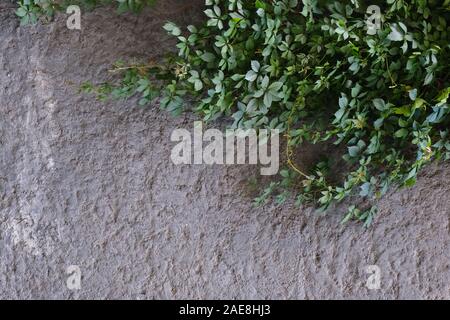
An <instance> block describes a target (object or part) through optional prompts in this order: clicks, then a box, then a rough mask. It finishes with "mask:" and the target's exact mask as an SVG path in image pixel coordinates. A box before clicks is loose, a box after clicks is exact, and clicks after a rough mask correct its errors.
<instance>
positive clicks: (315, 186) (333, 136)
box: [83, 0, 450, 225]
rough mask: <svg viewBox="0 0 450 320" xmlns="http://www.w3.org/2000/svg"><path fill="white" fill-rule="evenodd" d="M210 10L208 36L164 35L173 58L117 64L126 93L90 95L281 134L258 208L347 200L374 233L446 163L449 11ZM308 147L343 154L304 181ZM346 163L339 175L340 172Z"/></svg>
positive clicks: (218, 3)
mask: <svg viewBox="0 0 450 320" xmlns="http://www.w3.org/2000/svg"><path fill="white" fill-rule="evenodd" d="M373 2H375V3H373ZM372 4H376V5H379V6H380V8H381V12H382V17H381V20H382V24H381V28H380V29H379V30H377V33H376V34H374V35H369V34H368V32H367V24H366V20H367V16H366V10H367V7H368V6H369V5H372ZM206 6H207V9H206V10H205V14H206V16H207V20H206V21H205V23H204V24H202V25H201V26H193V25H191V26H188V27H187V30H182V29H181V28H180V27H178V26H177V25H175V24H174V23H167V24H166V25H165V26H164V29H165V30H167V32H168V33H170V34H171V35H172V36H173V37H175V38H176V40H177V44H176V48H177V51H178V54H177V55H176V56H174V57H172V58H170V59H169V60H168V61H167V62H166V63H161V64H143V65H130V66H127V65H124V64H123V63H121V64H118V65H117V66H116V68H115V70H117V71H123V72H124V73H125V75H124V78H123V81H122V82H120V83H116V84H103V85H101V86H93V85H91V84H84V86H83V88H84V89H85V91H88V92H93V91H94V92H97V93H100V94H101V96H102V97H106V96H108V95H109V94H112V95H113V96H115V97H129V96H132V95H134V94H139V95H140V97H141V99H140V104H142V105H147V104H148V103H150V102H151V101H152V100H153V99H155V98H157V97H158V96H160V95H162V96H161V97H160V99H161V100H160V105H161V107H162V108H163V109H166V110H169V111H171V112H173V113H175V114H178V113H180V112H182V111H183V110H185V109H186V106H187V105H192V104H187V103H185V101H186V99H189V101H191V102H192V101H193V107H192V109H193V110H194V111H195V112H197V113H198V114H199V115H201V117H202V118H203V119H204V120H205V121H213V120H215V119H218V118H219V117H226V118H230V119H232V120H233V124H232V126H233V127H240V128H277V129H279V130H281V131H282V132H284V134H285V136H286V144H287V147H286V158H287V160H286V169H285V170H283V171H281V178H280V180H279V181H276V182H272V183H271V184H270V186H269V187H268V188H267V189H266V190H264V191H263V193H262V194H261V196H260V197H258V198H257V199H256V202H257V203H259V204H263V203H265V202H266V201H267V200H268V199H269V198H270V197H272V196H275V199H276V200H277V201H278V202H283V201H285V200H286V199H288V198H290V197H295V199H296V202H297V203H298V204H302V203H311V202H313V203H317V204H318V205H319V207H320V208H321V209H322V210H326V209H327V208H329V206H330V205H331V204H332V203H334V202H341V201H343V200H344V199H346V198H351V199H352V200H351V201H353V202H354V205H352V206H351V207H350V208H349V210H348V213H347V214H346V215H345V217H344V219H343V222H346V221H349V220H359V221H362V222H364V223H365V225H369V224H370V223H371V222H372V220H373V217H374V215H375V214H376V209H374V208H372V207H371V206H370V203H371V202H373V200H376V199H378V198H380V197H381V196H382V195H384V194H385V193H386V192H387V191H388V190H389V189H390V186H392V185H396V186H412V185H414V184H415V182H416V178H417V174H418V173H419V171H420V170H421V169H422V168H423V167H424V166H425V165H427V164H429V163H430V162H431V161H433V160H441V161H444V160H448V159H450V139H449V137H450V135H449V128H450V108H449V95H450V84H449V82H450V80H449V71H450V70H449V61H450V54H449V51H450V44H449V39H450V35H449V27H448V22H449V21H450V0H443V1H438V0H410V1H404V0H385V1H371V2H370V3H369V2H366V1H359V0H348V1H322V0H302V1H298V0H278V1H275V0H255V1H243V0H207V1H206ZM305 142H309V143H313V144H317V143H328V144H334V145H336V148H337V150H340V151H341V154H340V155H339V156H336V155H335V154H333V155H330V156H328V157H325V158H324V159H321V160H320V161H318V163H316V165H314V166H313V167H312V168H309V169H304V170H301V169H299V166H298V165H297V164H298V163H299V162H298V160H299V159H296V158H295V157H294V154H297V153H295V152H294V151H295V150H298V149H300V150H301V148H302V145H303V143H305ZM341 158H342V160H343V163H342V164H339V175H338V174H337V172H336V168H335V169H334V170H333V163H336V161H337V160H336V159H341ZM341 175H342V179H341V178H337V176H341ZM358 199H362V200H363V202H361V201H360V200H358ZM366 200H369V201H366ZM361 203H362V204H361ZM368 203H369V205H367V204H368ZM358 205H360V206H361V208H360V209H359V208H357V206H358Z"/></svg>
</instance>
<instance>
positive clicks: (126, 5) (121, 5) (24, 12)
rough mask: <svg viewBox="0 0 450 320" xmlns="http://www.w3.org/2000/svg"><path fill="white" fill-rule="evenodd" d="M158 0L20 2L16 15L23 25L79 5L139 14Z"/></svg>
mask: <svg viewBox="0 0 450 320" xmlns="http://www.w3.org/2000/svg"><path fill="white" fill-rule="evenodd" d="M155 2H156V0H20V1H19V2H18V4H19V8H18V9H17V11H16V14H17V15H18V16H19V17H20V19H21V20H20V21H21V24H22V25H27V24H34V23H36V22H38V20H39V18H41V17H52V16H53V15H54V14H55V12H57V11H61V10H64V9H65V8H67V7H68V6H69V5H79V6H82V7H84V8H88V9H92V8H94V7H96V6H98V5H107V4H112V3H116V4H117V10H118V12H119V13H123V12H126V11H132V12H139V11H140V10H142V9H143V8H144V7H145V6H147V5H152V4H154V3H155Z"/></svg>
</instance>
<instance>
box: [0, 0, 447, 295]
mask: <svg viewBox="0 0 450 320" xmlns="http://www.w3.org/2000/svg"><path fill="white" fill-rule="evenodd" d="M180 3H183V1H173V0H172V1H164V4H163V5H159V6H158V7H157V8H155V9H154V10H149V11H147V12H146V13H144V14H143V15H141V16H139V17H137V16H134V15H124V16H121V17H117V16H115V15H114V13H113V12H112V10H109V9H99V10H96V11H95V12H92V13H86V14H84V15H83V21H82V24H83V29H82V31H81V32H78V31H70V30H68V29H66V28H65V20H64V17H59V18H58V19H57V20H56V21H55V22H52V23H50V24H48V25H40V26H35V27H26V28H19V26H18V22H17V19H16V18H15V17H14V15H13V14H12V13H11V10H6V9H0V27H1V28H0V53H1V54H0V83H1V86H0V110H1V116H0V201H1V202H0V298H2V299H4V298H37V299H43V298H76V299H87V298H119V299H122V298H129V299H145V298H169V299H172V298H274V299H285V298H289V299H292V298H338V299H341V298H383V299H385V298H419V299H424V298H438V299H444V298H446V299H449V298H450V234H449V233H450V192H449V191H450V184H449V183H448V181H449V179H450V166H449V165H440V166H439V167H437V166H433V167H432V168H431V169H430V170H429V172H428V173H427V174H424V175H422V177H421V178H420V180H419V182H418V185H417V186H416V187H414V188H413V189H410V190H402V191H398V192H395V193H392V194H390V195H389V196H387V197H386V198H385V199H383V200H382V201H381V202H380V209H381V212H380V214H379V216H378V217H377V219H376V222H375V225H374V226H373V227H372V228H370V229H369V230H368V231H365V230H363V229H362V228H361V226H360V225H352V224H350V225H348V226H346V227H341V226H340V225H339V220H340V218H341V212H340V210H339V209H336V210H335V213H330V214H329V215H328V216H326V217H319V216H317V215H316V214H314V213H313V211H312V210H311V209H307V208H303V209H297V208H295V207H293V206H291V205H289V204H287V205H284V206H266V207H264V208H258V209H255V208H253V207H252V206H251V204H250V196H249V194H250V193H251V191H249V190H250V188H249V187H248V178H249V177H252V176H253V174H254V173H255V170H254V169H255V168H253V167H245V166H244V167H243V166H212V167H208V166H201V165H198V166H174V165H173V164H172V163H171V162H170V160H169V156H170V150H171V148H172V146H173V144H172V143H171V142H170V140H169V136H170V133H171V132H172V130H173V129H175V128H179V127H185V128H188V129H191V128H192V121H193V120H194V117H192V116H190V115H185V116H182V117H180V118H173V117H171V116H170V115H168V114H166V113H165V112H161V111H159V110H158V108H157V106H154V107H151V108H147V109H142V108H138V107H133V106H134V105H135V104H134V103H133V102H126V103H121V102H108V103H100V102H97V101H95V100H94V99H92V97H86V96H82V95H80V94H78V93H77V87H76V86H73V85H72V83H79V82H81V81H83V80H86V79H104V78H105V75H106V70H107V68H108V67H109V66H110V64H111V63H113V62H114V61H115V60H117V59H118V58H127V57H138V58H141V57H148V56H153V55H157V54H159V53H160V52H162V51H164V50H165V48H168V46H169V45H170V42H168V38H167V37H166V36H165V35H164V33H163V32H161V25H162V23H163V22H164V21H165V20H167V19H175V20H177V21H179V22H183V21H189V20H190V18H189V10H183V11H181V12H180V11H179V12H177V13H173V12H174V11H175V10H176V8H179V7H180ZM0 8H1V7H0ZM171 12H172V13H171ZM180 13H183V14H180ZM372 264H376V265H378V266H379V267H380V268H381V275H382V279H381V280H382V281H381V289H380V290H368V289H367V288H366V287H365V284H366V280H367V277H368V275H367V274H366V273H365V267H366V266H367V265H372ZM69 265H79V266H80V268H81V271H82V275H83V276H82V288H81V290H79V291H71V290H69V289H68V288H67V287H66V279H67V275H66V273H65V272H66V268H67V266H69Z"/></svg>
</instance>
